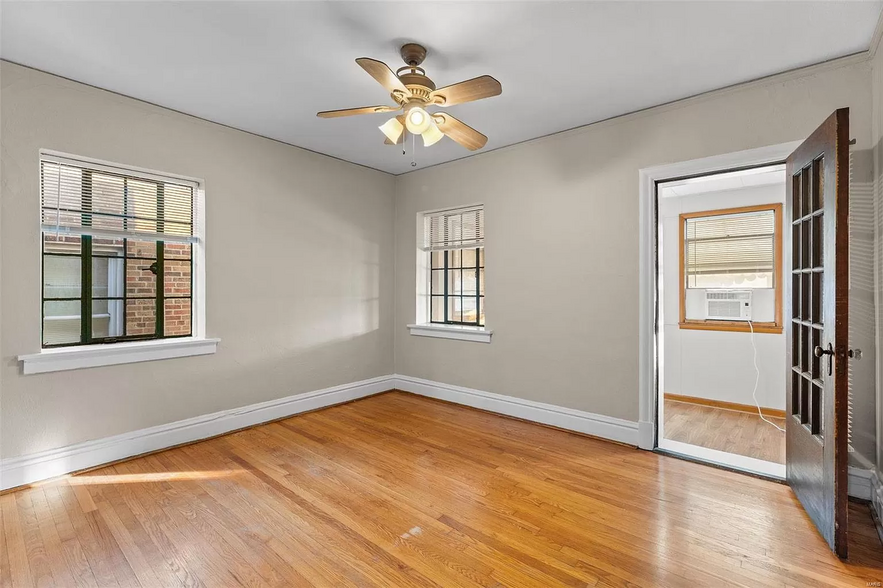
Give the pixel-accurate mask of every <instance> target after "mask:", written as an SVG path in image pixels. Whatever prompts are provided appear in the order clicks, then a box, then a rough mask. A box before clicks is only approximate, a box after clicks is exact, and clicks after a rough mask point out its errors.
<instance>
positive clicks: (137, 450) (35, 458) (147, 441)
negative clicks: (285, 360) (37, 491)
mask: <svg viewBox="0 0 883 588" xmlns="http://www.w3.org/2000/svg"><path fill="white" fill-rule="evenodd" d="M393 387H394V382H393V377H392V376H381V377H378V378H371V379H369V380H362V381H361V382H353V383H352V384H343V385H341V386H333V387H331V388H325V389H324V390H317V391H315V392H307V393H304V394H295V395H293V396H288V397H286V398H279V399H277V400H270V401H267V402H261V403H258V404H252V405H250V406H245V407H241V408H235V409H231V410H223V411H220V412H216V413H212V414H207V415H202V416H198V417H194V418H191V419H186V420H183V421H177V422H174V423H168V424H166V425H159V426H156V427H150V428H147V429H141V430H138V431H132V432H130V433H123V434H121V435H115V436H113V437H105V438H103V439H96V440H94V441H85V442H83V443H75V444H73V445H68V446H66V447H59V448H57V449H49V450H46V451H41V452H39V453H32V454H29V455H23V456H20V457H12V458H7V459H4V460H0V490H5V489H7V488H14V487H16V486H22V485H25V484H31V483H33V482H38V481H40V480H46V479H49V478H54V477H56V476H61V475H64V474H69V473H71V472H77V471H80V470H85V469H88V468H93V467H96V466H99V465H102V464H106V463H111V462H114V461H118V460H121V459H125V458H127V457H132V456H135V455H140V454H143V453H150V452H151V451H157V450H160V449H165V448H167V447H173V446H175V445H180V444H182V443H189V442H191V441H198V440H199V439H206V438H208V437H214V436H215V435H221V434H223V433H228V432H230V431H235V430H237V429H242V428H244V427H250V426H253V425H257V424H260V423H264V422H267V421H272V420H275V419H280V418H284V417H287V416H291V415H295V414H299V413H302V412H307V411H310V410H315V409H317V408H323V407H325V406H331V405H333V404H339V403H341V402H347V401H349V400H356V399H358V398H364V397H365V396H371V395H372V394H378V393H380V392H385V391H387V390H389V389H391V388H393Z"/></svg>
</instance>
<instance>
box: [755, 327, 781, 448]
mask: <svg viewBox="0 0 883 588" xmlns="http://www.w3.org/2000/svg"><path fill="white" fill-rule="evenodd" d="M748 329H749V330H750V331H751V349H752V350H754V374H755V375H754V390H753V391H752V392H751V398H753V399H754V406H755V407H757V415H758V416H759V417H760V418H761V419H763V420H764V421H766V422H768V423H769V424H771V425H772V426H774V427H775V428H777V429H779V430H780V431H782V432H783V433H784V432H785V429H783V428H782V427H780V426H779V425H777V424H776V423H774V422H773V421H771V420H769V419H767V418H766V417H765V416H763V411H762V410H761V409H760V403H759V402H758V401H757V385H758V384H759V383H760V368H759V367H757V345H756V344H755V342H754V323H752V322H751V321H750V320H749V321H748Z"/></svg>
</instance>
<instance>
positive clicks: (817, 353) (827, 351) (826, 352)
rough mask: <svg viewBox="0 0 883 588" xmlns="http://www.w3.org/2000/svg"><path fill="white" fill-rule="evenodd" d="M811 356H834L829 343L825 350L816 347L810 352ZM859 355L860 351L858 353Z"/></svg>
mask: <svg viewBox="0 0 883 588" xmlns="http://www.w3.org/2000/svg"><path fill="white" fill-rule="evenodd" d="M850 353H851V352H850ZM812 354H813V355H815V356H816V357H821V356H823V355H834V349H833V348H832V347H831V344H830V343H828V348H827V349H823V348H822V347H820V346H818V345H816V347H815V349H813V350H812ZM859 355H861V351H859ZM850 357H851V356H850Z"/></svg>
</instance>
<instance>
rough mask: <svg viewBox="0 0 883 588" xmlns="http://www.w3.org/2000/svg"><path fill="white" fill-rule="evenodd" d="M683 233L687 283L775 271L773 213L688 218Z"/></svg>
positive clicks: (761, 212)
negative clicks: (716, 276)
mask: <svg viewBox="0 0 883 588" xmlns="http://www.w3.org/2000/svg"><path fill="white" fill-rule="evenodd" d="M684 231H685V232H684V241H685V243H684V245H685V252H684V263H685V265H686V275H687V283H688V284H689V283H690V279H689V278H690V277H691V276H699V275H707V274H745V273H760V272H772V271H774V266H775V232H776V215H775V212H774V211H772V210H763V211H758V212H745V213H738V214H722V215H715V216H706V217H698V218H688V219H686V224H685V226H684Z"/></svg>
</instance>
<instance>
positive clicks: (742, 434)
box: [663, 400, 785, 463]
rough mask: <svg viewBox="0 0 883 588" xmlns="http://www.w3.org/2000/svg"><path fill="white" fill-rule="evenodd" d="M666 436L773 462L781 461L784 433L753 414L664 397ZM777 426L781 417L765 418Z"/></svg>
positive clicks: (782, 457) (783, 460)
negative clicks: (665, 398)
mask: <svg viewBox="0 0 883 588" xmlns="http://www.w3.org/2000/svg"><path fill="white" fill-rule="evenodd" d="M663 414H664V416H665V427H664V429H663V432H664V434H665V438H666V439H671V440H672V441H680V442H682V443H689V444H691V445H698V446H700V447H706V448H708V449H717V450H719V451H726V452H728V453H735V454H738V455H744V456H747V457H754V458H756V459H763V460H765V461H772V462H775V463H785V433H782V432H780V431H778V430H777V429H776V428H775V427H773V426H772V425H771V424H769V423H767V422H764V421H762V420H761V418H760V417H759V416H758V415H757V413H754V414H751V413H747V412H737V411H735V410H726V409H722V408H715V407H711V406H702V405H699V404H692V403H687V402H680V401H676V400H666V401H665V410H664V411H663ZM767 418H768V419H769V420H770V421H772V422H774V423H776V424H777V425H779V426H780V427H783V428H784V426H785V419H778V418H772V417H767Z"/></svg>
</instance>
